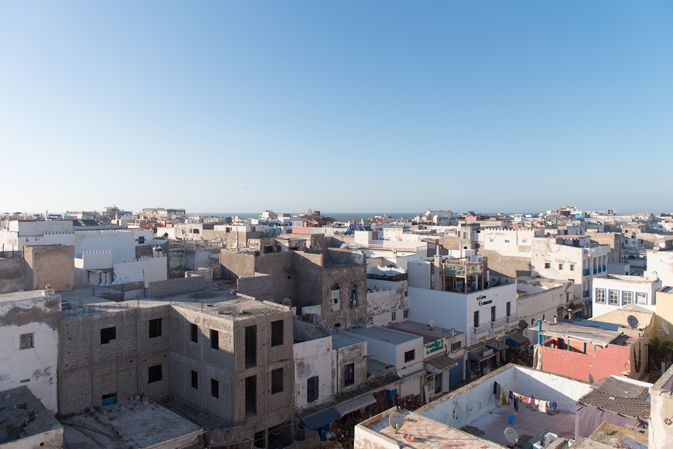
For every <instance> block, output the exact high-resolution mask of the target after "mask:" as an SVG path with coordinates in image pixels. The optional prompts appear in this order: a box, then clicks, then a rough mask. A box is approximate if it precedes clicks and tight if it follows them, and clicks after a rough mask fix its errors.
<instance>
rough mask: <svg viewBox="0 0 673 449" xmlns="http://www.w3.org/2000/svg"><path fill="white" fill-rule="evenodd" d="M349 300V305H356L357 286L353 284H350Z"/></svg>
mask: <svg viewBox="0 0 673 449" xmlns="http://www.w3.org/2000/svg"><path fill="white" fill-rule="evenodd" d="M349 290H350V295H349V298H350V301H351V307H355V306H357V305H358V286H357V285H355V284H351V286H350V288H349Z"/></svg>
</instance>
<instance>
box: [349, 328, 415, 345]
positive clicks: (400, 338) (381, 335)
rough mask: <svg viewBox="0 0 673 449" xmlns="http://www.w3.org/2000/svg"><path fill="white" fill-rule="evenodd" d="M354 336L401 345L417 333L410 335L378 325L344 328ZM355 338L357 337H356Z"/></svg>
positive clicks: (411, 339)
mask: <svg viewBox="0 0 673 449" xmlns="http://www.w3.org/2000/svg"><path fill="white" fill-rule="evenodd" d="M346 332H350V333H351V334H353V335H355V336H362V337H364V338H372V339H376V340H380V341H385V342H388V343H391V344H393V345H401V344H403V343H407V342H410V341H413V340H416V339H418V338H421V337H419V336H417V335H410V334H407V333H405V332H400V331H396V330H393V329H386V328H385V327H380V326H371V327H359V326H357V327H350V328H348V329H347V330H346ZM356 338H357V337H356Z"/></svg>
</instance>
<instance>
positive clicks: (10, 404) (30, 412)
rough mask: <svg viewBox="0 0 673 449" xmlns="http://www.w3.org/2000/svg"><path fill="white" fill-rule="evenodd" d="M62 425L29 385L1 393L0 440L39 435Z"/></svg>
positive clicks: (7, 441) (14, 439)
mask: <svg viewBox="0 0 673 449" xmlns="http://www.w3.org/2000/svg"><path fill="white" fill-rule="evenodd" d="M61 427H63V426H62V425H61V423H59V422H58V421H57V420H56V418H54V416H53V415H52V414H51V413H50V412H49V410H47V409H46V408H45V406H44V405H42V402H40V400H39V399H38V398H36V397H35V396H34V395H33V393H31V391H30V390H29V389H28V387H26V386H22V387H18V388H12V389H11V390H5V391H3V392H1V393H0V441H2V443H9V442H11V441H16V440H20V439H22V438H27V437H31V436H33V435H39V434H41V433H44V432H48V431H50V430H55V429H59V428H61ZM16 444H20V443H16ZM3 445H4V444H3ZM17 447H18V446H17Z"/></svg>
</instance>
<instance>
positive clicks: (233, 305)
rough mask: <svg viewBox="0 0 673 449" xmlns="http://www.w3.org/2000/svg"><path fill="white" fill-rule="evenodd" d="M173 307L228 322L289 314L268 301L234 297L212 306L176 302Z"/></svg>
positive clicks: (283, 307) (286, 310) (287, 309)
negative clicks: (227, 320)
mask: <svg viewBox="0 0 673 449" xmlns="http://www.w3.org/2000/svg"><path fill="white" fill-rule="evenodd" d="M173 306H175V307H182V308H184V309H190V310H194V311H197V312H201V313H206V314H208V315H214V316H217V317H219V318H224V319H230V320H245V319H248V318H250V317H255V316H264V315H277V314H279V313H283V312H289V313H291V309H290V307H289V306H284V305H282V304H276V303H273V302H270V301H256V300H254V299H246V298H241V297H236V298H234V299H229V300H227V301H222V302H217V303H212V304H193V303H184V302H178V303H173Z"/></svg>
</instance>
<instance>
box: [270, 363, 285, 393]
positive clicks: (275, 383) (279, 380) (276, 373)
mask: <svg viewBox="0 0 673 449" xmlns="http://www.w3.org/2000/svg"><path fill="white" fill-rule="evenodd" d="M282 391H283V368H278V369H275V370H273V371H271V394H276V393H280V392H282Z"/></svg>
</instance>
